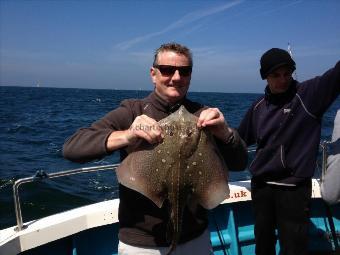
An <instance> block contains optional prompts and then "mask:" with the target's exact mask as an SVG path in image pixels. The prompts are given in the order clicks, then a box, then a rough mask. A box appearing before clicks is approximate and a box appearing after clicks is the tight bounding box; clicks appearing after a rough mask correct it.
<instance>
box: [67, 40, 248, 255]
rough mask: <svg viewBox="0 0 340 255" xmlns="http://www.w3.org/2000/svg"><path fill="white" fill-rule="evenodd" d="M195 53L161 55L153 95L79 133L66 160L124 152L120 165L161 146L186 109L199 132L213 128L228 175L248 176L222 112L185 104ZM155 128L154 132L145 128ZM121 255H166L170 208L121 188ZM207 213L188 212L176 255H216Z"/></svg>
mask: <svg viewBox="0 0 340 255" xmlns="http://www.w3.org/2000/svg"><path fill="white" fill-rule="evenodd" d="M192 66H193V61H192V55H191V52H190V50H189V49H188V48H187V47H185V46H182V45H180V44H177V43H169V44H164V45H162V46H161V47H160V48H159V49H157V50H156V52H155V56H154V62H153V66H152V67H151V69H150V75H151V79H152V82H153V83H154V86H155V89H154V91H153V92H152V93H151V94H150V95H149V96H148V97H146V98H144V99H141V100H132V99H130V100H124V101H123V102H122V103H121V106H120V107H119V108H117V109H115V110H113V111H111V112H109V113H108V114H107V115H106V116H105V117H104V118H102V119H101V120H99V121H97V122H95V123H93V124H92V125H91V127H89V128H82V129H79V130H78V131H77V132H76V133H75V134H74V135H73V136H72V137H70V138H69V139H68V140H67V141H66V142H65V144H64V148H63V153H64V157H65V158H68V159H70V160H72V161H76V162H86V161H90V160H94V159H98V158H102V157H104V156H106V155H109V154H111V153H112V152H113V151H115V150H120V155H121V160H123V159H124V158H125V157H126V156H127V154H128V153H129V148H131V146H134V145H135V144H136V143H137V142H138V140H140V139H144V140H146V141H147V142H149V143H150V144H155V143H159V142H161V141H162V139H163V137H162V133H161V129H160V128H157V127H159V126H158V123H157V122H158V121H159V120H161V119H163V118H165V117H167V116H168V115H170V114H171V113H173V112H175V111H176V110H177V109H178V108H179V107H180V106H181V105H184V106H185V107H186V109H187V110H188V111H189V112H191V113H193V114H195V115H197V116H198V117H199V118H198V122H197V125H198V126H199V127H206V128H208V129H209V130H210V131H211V133H212V134H213V135H214V137H215V139H216V143H217V145H218V148H219V150H220V152H221V154H222V155H223V157H224V160H225V162H226V164H227V166H228V168H229V169H232V170H243V169H244V168H245V167H246V163H247V151H246V148H245V145H244V143H243V141H242V140H241V139H240V137H239V135H238V133H237V131H235V130H234V129H231V128H230V127H229V126H228V124H227V122H226V121H225V119H224V116H223V114H222V113H221V111H219V110H218V109H217V108H208V107H204V106H203V105H201V104H198V103H195V102H192V101H190V100H188V99H187V98H186V94H187V91H188V89H189V85H190V80H191V73H192ZM141 127H153V128H141ZM119 197H120V205H119V226H120V229H119V240H120V242H119V254H133V255H136V254H137V255H138V254H166V253H167V252H168V246H169V245H170V242H171V240H168V239H167V236H166V235H167V229H168V223H169V217H170V215H169V214H168V208H167V205H165V206H163V207H162V208H158V207H157V206H156V205H155V204H154V203H153V202H152V201H151V200H149V199H148V198H146V197H144V196H143V195H141V194H140V193H138V192H136V191H134V190H131V189H129V188H127V187H125V186H123V185H121V184H120V185H119ZM207 226H208V220H207V211H206V210H205V209H204V208H203V207H201V206H197V207H195V208H190V209H189V208H188V207H186V208H185V209H184V215H183V222H182V226H181V236H180V240H179V245H178V246H177V248H176V250H175V252H179V253H176V254H196V255H200V254H202V255H207V254H211V244H210V235H209V231H208V230H207Z"/></svg>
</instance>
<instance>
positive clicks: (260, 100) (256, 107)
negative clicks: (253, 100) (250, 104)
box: [254, 98, 264, 110]
mask: <svg viewBox="0 0 340 255" xmlns="http://www.w3.org/2000/svg"><path fill="white" fill-rule="evenodd" d="M263 100H264V98H262V99H261V100H260V101H259V102H258V103H257V104H256V105H255V106H254V110H255V109H256V108H257V107H258V106H259V105H260V104H261V103H262V102H263Z"/></svg>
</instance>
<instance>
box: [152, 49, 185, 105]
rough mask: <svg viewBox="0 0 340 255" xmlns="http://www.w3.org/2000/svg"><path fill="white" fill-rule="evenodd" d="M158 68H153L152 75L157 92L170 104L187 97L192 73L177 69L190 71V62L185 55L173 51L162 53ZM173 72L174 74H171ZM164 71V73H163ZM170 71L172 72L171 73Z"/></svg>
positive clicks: (159, 57) (159, 56)
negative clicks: (182, 68)
mask: <svg viewBox="0 0 340 255" xmlns="http://www.w3.org/2000/svg"><path fill="white" fill-rule="evenodd" d="M157 64H158V66H159V68H157V67H151V69H150V75H151V79H152V82H153V83H154V84H155V92H156V93H157V94H158V95H159V96H160V97H161V98H163V99H165V100H166V101H167V102H169V103H176V102H178V101H179V100H181V99H182V98H184V97H185V95H186V93H187V91H188V89H189V85H190V80H191V72H188V71H187V70H183V72H182V75H181V71H180V70H175V71H174V69H175V68H180V67H184V69H188V66H190V62H189V60H188V58H187V57H186V56H184V55H179V54H177V53H175V52H172V51H165V52H161V53H159V55H158V63H157ZM171 69H172V71H174V72H171ZM162 71H163V73H162ZM169 71H170V72H169Z"/></svg>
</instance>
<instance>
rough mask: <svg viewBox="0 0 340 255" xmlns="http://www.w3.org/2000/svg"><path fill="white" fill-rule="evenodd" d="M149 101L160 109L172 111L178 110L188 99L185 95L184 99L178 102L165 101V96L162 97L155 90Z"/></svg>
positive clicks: (167, 111)
mask: <svg viewBox="0 0 340 255" xmlns="http://www.w3.org/2000/svg"><path fill="white" fill-rule="evenodd" d="M147 99H148V100H147V101H149V102H151V104H152V105H153V106H154V107H155V108H156V109H158V110H159V111H162V112H166V113H172V112H175V111H177V110H178V108H179V107H180V106H181V105H182V104H185V102H186V101H187V99H186V97H184V98H183V99H182V100H180V101H178V102H176V103H175V104H173V103H169V102H167V101H165V100H164V99H163V98H161V97H160V96H159V95H157V93H156V92H155V91H153V92H152V93H151V94H150V95H149V96H148V97H147Z"/></svg>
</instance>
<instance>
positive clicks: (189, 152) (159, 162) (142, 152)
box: [116, 106, 229, 252]
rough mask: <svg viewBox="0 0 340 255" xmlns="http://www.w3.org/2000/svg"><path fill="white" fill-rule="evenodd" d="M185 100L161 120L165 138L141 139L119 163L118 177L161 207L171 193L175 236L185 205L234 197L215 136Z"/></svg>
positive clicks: (174, 236) (174, 237)
mask: <svg viewBox="0 0 340 255" xmlns="http://www.w3.org/2000/svg"><path fill="white" fill-rule="evenodd" d="M197 119H198V118H197V117H196V116H195V115H193V114H191V113H189V112H188V111H187V110H186V109H185V107H184V106H181V107H180V108H179V109H178V110H177V111H176V112H174V113H172V114H171V115H169V116H168V117H166V118H164V119H162V120H160V121H159V122H158V123H159V126H160V127H161V129H162V132H163V134H164V139H163V142H162V143H159V144H156V145H151V144H148V143H147V142H142V143H141V144H140V146H138V148H137V149H136V150H134V151H133V152H131V153H130V154H129V155H128V156H127V157H126V158H125V159H124V160H123V162H122V163H121V164H120V166H119V167H118V168H117V170H116V173H117V177H118V181H119V182H120V183H121V184H122V185H124V186H126V187H128V188H130V189H133V190H135V191H138V192H140V193H141V194H143V195H144V196H146V197H147V198H149V199H150V200H152V201H153V202H154V203H155V204H156V205H157V206H158V207H159V208H161V207H162V205H163V202H164V201H165V200H166V199H168V200H169V202H170V212H169V213H170V219H171V224H172V231H171V232H172V237H171V238H172V240H171V248H170V252H171V251H172V250H173V249H174V248H175V247H176V244H177V242H178V240H179V237H180V231H181V224H182V216H183V210H184V207H185V205H189V204H193V203H194V204H195V203H196V204H197V203H198V204H200V205H201V206H203V207H204V208H206V209H212V208H214V207H216V206H217V205H219V203H221V202H222V201H223V200H224V199H226V198H228V197H229V186H228V169H227V166H226V164H225V162H224V160H223V158H222V156H221V155H220V152H219V150H218V148H217V145H216V143H215V140H214V138H213V137H212V135H211V134H210V132H208V130H206V129H199V128H198V127H197Z"/></svg>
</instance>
